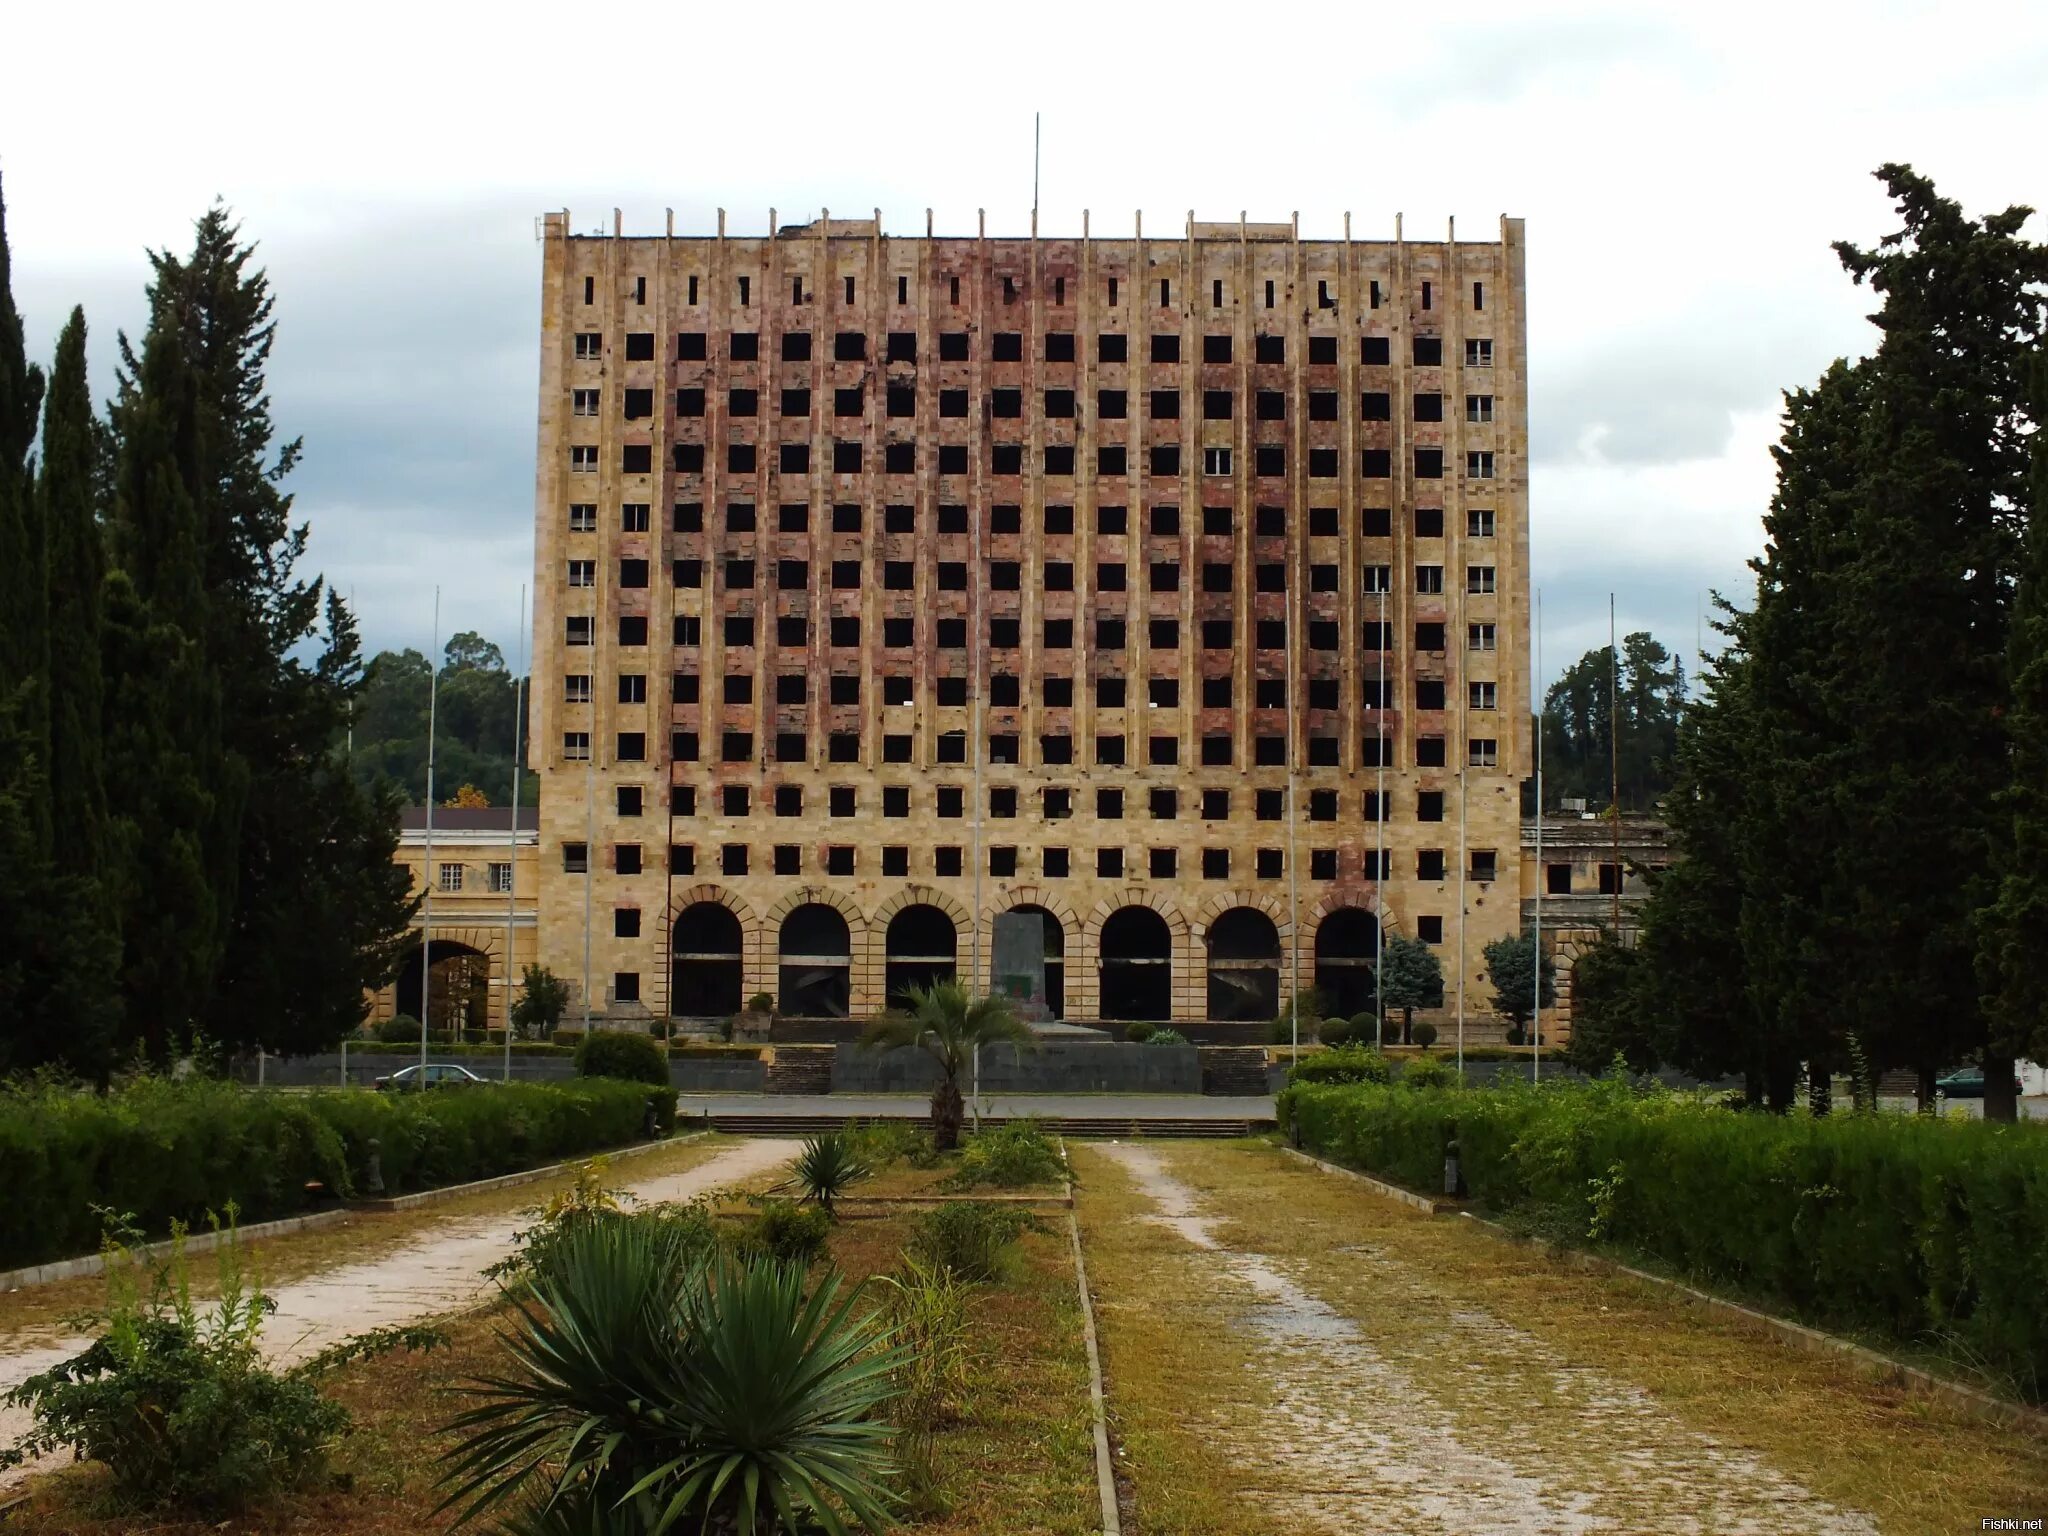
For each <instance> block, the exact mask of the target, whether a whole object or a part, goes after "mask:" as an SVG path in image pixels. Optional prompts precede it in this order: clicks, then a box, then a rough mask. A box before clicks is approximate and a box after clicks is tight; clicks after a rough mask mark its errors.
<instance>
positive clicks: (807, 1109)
mask: <svg viewBox="0 0 2048 1536" xmlns="http://www.w3.org/2000/svg"><path fill="white" fill-rule="evenodd" d="M676 1112H677V1113H678V1114H679V1115H681V1116H683V1117H684V1118H685V1119H688V1118H691V1117H694V1116H698V1115H744V1116H746V1117H747V1118H749V1119H764V1118H773V1119H782V1120H810V1119H814V1118H816V1117H819V1116H837V1117H838V1118H840V1119H844V1120H922V1119H924V1118H925V1117H926V1116H927V1115H928V1114H929V1113H930V1112H931V1097H930V1095H928V1094H922V1093H916V1094H911V1093H807V1094H797V1093H790V1094H782V1093H684V1094H678V1095H677V1096H676ZM980 1112H981V1113H982V1114H984V1115H988V1116H991V1117H993V1118H997V1119H1003V1120H1025V1119H1030V1120H1230V1121H1242V1120H1249V1121H1252V1122H1253V1123H1255V1124H1256V1123H1258V1122H1261V1121H1270V1120H1271V1119H1272V1118H1273V1100H1272V1098H1271V1096H1270V1095H1266V1096H1260V1097H1246V1098H1228V1099H1226V1098H1212V1097H1208V1096H1206V1095H1203V1094H1198V1093H1003V1094H984V1095H982V1097H981V1101H980ZM974 1114H975V1100H974V1096H973V1095H972V1094H969V1095H968V1096H967V1115H968V1120H969V1122H970V1123H971V1122H972V1120H973V1118H974Z"/></svg>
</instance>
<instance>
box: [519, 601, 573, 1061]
mask: <svg viewBox="0 0 2048 1536" xmlns="http://www.w3.org/2000/svg"><path fill="white" fill-rule="evenodd" d="M525 686H526V583H525V582H521V583H520V584H519V670H518V671H517V672H514V673H513V674H512V834H511V849H510V851H509V852H508V853H507V854H506V857H507V858H508V859H510V860H511V862H510V863H509V864H507V865H506V866H505V1071H504V1074H503V1075H504V1080H505V1081H506V1082H508V1083H509V1082H511V1081H512V925H513V923H514V922H515V921H516V920H517V918H518V915H519V748H520V745H521V741H520V727H521V726H523V725H525V724H526V720H525V709H524V707H523V704H522V701H521V695H522V693H523V692H524V689H525ZM585 858H586V862H587V860H588V855H587V854H586V855H585Z"/></svg>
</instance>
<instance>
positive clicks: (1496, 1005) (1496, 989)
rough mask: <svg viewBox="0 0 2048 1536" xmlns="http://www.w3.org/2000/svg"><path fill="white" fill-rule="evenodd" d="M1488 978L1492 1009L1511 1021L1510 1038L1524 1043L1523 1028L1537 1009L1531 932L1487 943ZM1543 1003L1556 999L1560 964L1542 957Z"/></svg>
mask: <svg viewBox="0 0 2048 1536" xmlns="http://www.w3.org/2000/svg"><path fill="white" fill-rule="evenodd" d="M1484 954H1485V956H1486V979H1487V980H1488V981H1490V982H1491V983H1493V1011H1494V1012H1495V1013H1497V1014H1499V1015H1500V1016H1501V1017H1502V1018H1504V1019H1506V1020H1507V1021H1508V1032H1509V1033H1508V1038H1509V1040H1510V1041H1511V1042H1513V1043H1515V1044H1520V1043H1521V1036H1522V1032H1523V1028H1524V1026H1525V1024H1526V1023H1527V1021H1528V1019H1529V1018H1530V1017H1531V1015H1532V1014H1534V1012H1535V1009H1536V986H1537V981H1536V965H1535V955H1536V939H1535V936H1534V935H1533V934H1530V933H1516V934H1510V935H1508V936H1507V937H1506V938H1502V939H1495V940H1494V941H1493V942H1492V943H1491V944H1489V945H1487V946H1486V948H1485V950H1484ZM1542 986H1543V1006H1544V1007H1546V1008H1548V1007H1550V1006H1551V1005H1552V1004H1553V1003H1555V1002H1556V1001H1557V966H1556V963H1555V962H1554V961H1552V960H1551V958H1550V956H1548V955H1545V956H1544V957H1543V982H1542Z"/></svg>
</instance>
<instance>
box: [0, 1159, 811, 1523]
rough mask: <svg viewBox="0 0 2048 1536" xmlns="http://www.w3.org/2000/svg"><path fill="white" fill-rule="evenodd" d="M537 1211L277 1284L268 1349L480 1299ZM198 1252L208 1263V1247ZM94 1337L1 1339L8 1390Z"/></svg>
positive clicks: (683, 1191) (332, 1339) (10, 1424)
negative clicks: (10, 1345)
mask: <svg viewBox="0 0 2048 1536" xmlns="http://www.w3.org/2000/svg"><path fill="white" fill-rule="evenodd" d="M797 1146H798V1143H796V1142H794V1141H781V1140H752V1141H743V1142H741V1143H739V1144H738V1145H737V1146H733V1147H728V1148H726V1149H725V1150H723V1151H721V1152H719V1153H718V1154H717V1155H716V1156H714V1157H712V1158H711V1159H710V1160H709V1161H708V1162H703V1163H699V1164H698V1165H696V1166H695V1167H693V1168H688V1169H685V1170H684V1171H683V1172H681V1173H670V1174H660V1175H656V1176H654V1177H651V1178H646V1179H642V1180H641V1181H639V1182H637V1183H622V1184H621V1185H620V1186H619V1187H620V1188H622V1189H625V1190H628V1191H630V1192H631V1193H632V1194H633V1195H634V1196H635V1197H637V1198H638V1199H640V1200H643V1201H647V1202H649V1203H655V1202H660V1201H664V1200H689V1199H691V1198H693V1197H694V1196H697V1195H700V1194H703V1193H705V1192H706V1191H708V1190H712V1189H716V1188H718V1187H719V1186H721V1185H726V1184H738V1183H741V1182H743V1181H745V1180H748V1179H751V1178H754V1177H756V1176H757V1175H759V1174H763V1173H766V1172H768V1171H769V1170H770V1169H772V1168H775V1167H776V1166H778V1165H779V1164H781V1163H783V1162H786V1161H787V1160H788V1159H789V1158H790V1156H791V1155H792V1154H793V1153H794V1152H795V1151H796V1149H797ZM531 1219H532V1218H531V1217H529V1216H526V1215H523V1214H517V1213H514V1214H510V1215H507V1214H503V1213H494V1214H491V1215H488V1216H466V1215H463V1214H461V1213H459V1212H455V1213H451V1214H450V1215H449V1217H448V1219H447V1220H446V1221H444V1222H437V1223H435V1224H434V1225H433V1226H432V1227H430V1228H428V1229H427V1230H426V1231H424V1232H422V1233H421V1234H420V1235H419V1236H417V1237H415V1238H413V1239H412V1240H411V1241H410V1242H407V1243H406V1244H404V1245H403V1246H402V1247H399V1248H397V1249H395V1250H394V1251H392V1252H390V1253H386V1254H383V1255H381V1256H379V1257H377V1258H373V1259H368V1260H364V1261H361V1262H358V1263H343V1264H339V1265H337V1266H336V1267H334V1268H332V1269H328V1270H324V1271H320V1272H318V1273H315V1274H311V1275H307V1276H306V1277H304V1278H303V1279H300V1280H296V1281H294V1282H292V1283H291V1284H289V1285H281V1286H279V1287H277V1288H276V1290H275V1291H274V1292H272V1296H273V1298H274V1299H275V1301H276V1302H277V1311H276V1312H275V1313H273V1314H272V1315H271V1317H270V1319H269V1321H268V1322H266V1323H265V1324H264V1328H263V1341H264V1346H265V1350H266V1352H267V1353H268V1354H269V1355H270V1357H271V1358H272V1360H273V1361H275V1362H276V1363H277V1364H279V1365H289V1364H291V1363H293V1362H294V1361H298V1360H303V1359H305V1358H306V1357H307V1356H309V1355H313V1354H317V1353H318V1352H319V1351H321V1350H323V1349H325V1348H326V1347H327V1346H328V1345H330V1344H333V1343H336V1342H338V1341H339V1340H341V1339H345V1338H348V1337H349V1336H351V1335H353V1334H358V1333H367V1332H369V1331H370V1330H371V1329H374V1328H387V1327H391V1326H393V1325H396V1324H400V1323H412V1322H418V1321H420V1320H422V1319H424V1318H429V1317H437V1316H440V1315H441V1314H443V1313H447V1312H453V1311H458V1310H460V1309H462V1308H465V1307H468V1306H472V1305H475V1304H476V1303H477V1302H479V1301H481V1300H482V1299H484V1297H485V1296H486V1295H487V1294H488V1292H489V1291H490V1290H491V1288H492V1286H493V1285H494V1283H495V1282H493V1281H490V1280H487V1279H486V1278H485V1277H484V1271H485V1270H486V1269H488V1268H489V1267H490V1266H491V1265H492V1264H494V1263H496V1262H497V1261H498V1260H499V1259H501V1258H503V1257H504V1256H505V1255H506V1254H507V1253H509V1252H510V1251H511V1249H512V1240H513V1235H514V1233H516V1232H517V1231H518V1230H519V1229H520V1228H522V1227H525V1226H528V1225H530V1224H531ZM281 1241H289V1239H288V1238H287V1239H281ZM194 1262H195V1263H196V1264H198V1265H200V1266H201V1267H202V1272H203V1267H204V1265H205V1263H206V1260H205V1256H204V1255H201V1256H200V1257H199V1258H197V1259H196V1260H194ZM87 1342H88V1341H87V1340H86V1339H84V1338H82V1337H80V1338H68V1339H60V1340H58V1341H57V1342H56V1343H53V1344H42V1345H37V1346H35V1347H33V1348H27V1349H16V1350H12V1351H8V1350H6V1349H5V1348H4V1347H0V1392H4V1391H6V1390H7V1389H9V1388H12V1387H16V1386H19V1385H20V1384H21V1383H22V1382H23V1381H25V1380H26V1379H27V1378H29V1377H30V1376H33V1375H35V1374H36V1373H37V1372H39V1371H46V1370H48V1369H49V1368H50V1367H51V1366H53V1365H57V1364H59V1363H61V1362H62V1361H65V1360H68V1359H70V1358H71V1357H72V1356H73V1355H75V1354H77V1353H78V1352H79V1350H81V1349H83V1348H84V1347H85V1345H86V1343H87ZM28 1423H29V1417H28V1414H27V1412H26V1411H25V1410H21V1409H14V1408H9V1409H0V1444H6V1445H11V1444H13V1443H14V1440H15V1437H16V1436H18V1435H19V1434H20V1433H21V1432H22V1431H23V1430H24V1429H26V1428H27V1427H28ZM28 1470H29V1469H27V1468H18V1469H16V1470H15V1471H13V1472H10V1473H5V1474H0V1487H5V1486H7V1485H8V1484H10V1483H13V1482H16V1481H19V1480H20V1479H21V1478H22V1477H24V1476H26V1475H27V1472H28Z"/></svg>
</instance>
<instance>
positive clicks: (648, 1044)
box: [576, 1029, 669, 1088]
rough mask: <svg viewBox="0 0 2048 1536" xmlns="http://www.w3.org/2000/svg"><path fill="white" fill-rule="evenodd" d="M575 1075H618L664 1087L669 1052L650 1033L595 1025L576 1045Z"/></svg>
mask: <svg viewBox="0 0 2048 1536" xmlns="http://www.w3.org/2000/svg"><path fill="white" fill-rule="evenodd" d="M576 1075H577V1076H578V1077H617V1078H623V1079H624V1080H625V1081H627V1082H629V1083H651V1084H653V1085H654V1086H656V1087H658V1088H666V1087H667V1086H668V1083H669V1076H668V1055H667V1053H666V1052H665V1051H663V1050H662V1048H661V1042H660V1041H658V1040H656V1039H655V1038H654V1036H652V1035H643V1034H640V1033H638V1032H637V1031H631V1030H624V1029H594V1030H592V1031H591V1032H590V1034H589V1035H587V1036H586V1037H585V1038H584V1039H583V1041H582V1042H581V1043H580V1044H579V1045H578V1046H577V1047H576Z"/></svg>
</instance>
